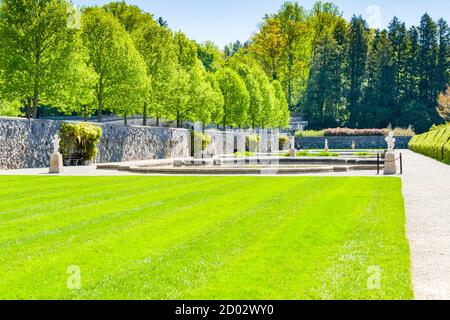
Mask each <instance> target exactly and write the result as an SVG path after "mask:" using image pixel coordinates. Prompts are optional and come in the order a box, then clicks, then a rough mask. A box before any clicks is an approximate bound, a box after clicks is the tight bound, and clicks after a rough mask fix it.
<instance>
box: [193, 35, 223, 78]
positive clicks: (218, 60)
mask: <svg viewBox="0 0 450 320" xmlns="http://www.w3.org/2000/svg"><path fill="white" fill-rule="evenodd" d="M197 56H198V58H199V59H200V61H201V62H202V63H203V66H204V67H205V69H206V70H207V71H208V72H216V71H217V70H218V69H219V68H220V67H221V66H222V65H223V62H224V58H223V54H222V53H221V52H220V50H219V48H217V46H216V45H215V44H214V43H213V42H212V41H206V42H205V43H202V44H198V45H197Z"/></svg>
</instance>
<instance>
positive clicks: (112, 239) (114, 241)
mask: <svg viewBox="0 0 450 320" xmlns="http://www.w3.org/2000/svg"><path fill="white" fill-rule="evenodd" d="M222 180H223V179H222ZM232 181H233V180H232ZM213 182H215V183H216V184H217V181H213ZM238 185H239V186H238ZM252 185H253V183H251V182H250V181H248V182H247V183H246V184H245V183H244V184H243V183H242V182H239V183H238V184H236V185H231V186H230V187H228V188H221V189H222V190H221V192H217V193H214V192H212V195H213V197H216V198H219V199H224V197H225V196H226V194H224V193H225V192H224V191H228V193H230V192H231V193H233V194H232V195H231V196H230V197H229V199H230V201H231V202H234V203H235V205H236V206H241V207H242V206H243V204H242V202H241V201H240V200H239V197H237V194H238V193H240V194H242V192H243V191H242V190H241V189H240V188H242V189H243V190H245V191H244V192H249V190H251V189H252ZM219 187H220V186H219ZM210 191H214V190H210ZM190 197H191V199H189V198H188V199H184V200H185V201H187V200H189V201H191V202H192V203H197V206H199V205H200V204H201V203H202V202H201V198H203V197H204V195H202V194H198V196H196V197H193V196H192V194H191V195H190ZM181 200H183V199H181ZM236 200H237V201H236ZM171 203H172V206H170V207H169V208H168V210H169V211H168V212H167V213H168V214H170V215H171V216H173V217H176V218H177V219H175V220H174V221H173V222H174V223H172V224H169V225H168V227H167V231H166V230H164V232H163V233H162V234H161V236H163V237H164V236H166V235H167V236H169V238H168V244H169V245H170V244H171V241H173V235H176V232H177V231H184V229H186V230H187V231H189V232H190V231H191V229H192V228H190V225H189V223H191V224H192V223H194V224H196V223H197V222H196V220H195V218H196V217H197V218H198V216H199V214H200V213H201V214H204V215H206V216H207V215H208V211H207V210H200V212H197V211H196V210H190V212H192V214H193V215H194V217H193V218H194V219H192V218H191V217H190V216H189V215H188V212H187V211H184V212H182V214H180V215H175V214H174V213H175V212H177V211H179V210H176V209H175V208H174V206H173V202H171ZM181 203H184V202H183V201H181ZM186 207H187V206H186V204H185V206H184V208H183V207H181V209H186ZM163 213H164V212H159V215H160V216H161V217H160V219H152V221H151V222H152V224H151V225H149V227H150V228H152V229H161V226H160V225H159V222H161V225H162V227H163V226H164V224H166V222H167V221H168V222H170V221H171V219H167V217H165V216H164V215H163ZM227 214H228V213H227ZM113 218H114V217H113ZM157 218H158V217H157ZM172 220H173V219H172ZM205 221H206V222H208V223H215V220H211V219H210V220H205ZM172 225H175V226H179V225H181V226H184V227H185V228H184V229H181V230H177V229H174V231H172V232H171V229H172V228H171V226H172ZM155 226H156V228H155ZM143 227H144V228H145V225H144V226H142V223H140V224H139V225H138V226H136V228H143ZM136 228H131V229H130V228H128V226H127V225H126V224H125V225H123V224H122V226H121V229H123V230H120V232H116V231H115V230H108V233H104V234H103V235H104V236H105V238H106V240H107V244H104V243H102V239H101V238H100V239H99V236H97V234H98V232H95V233H93V234H92V235H91V236H93V237H96V238H95V241H89V242H88V243H87V245H91V246H93V250H94V251H95V252H97V251H100V252H107V250H108V247H115V246H120V245H124V240H123V238H125V241H126V245H127V248H133V241H138V242H141V241H142V239H143V238H142V237H141V236H137V234H138V232H137V231H136ZM147 229H148V228H147ZM192 230H194V229H192ZM146 231H147V236H150V237H154V232H152V230H145V229H144V233H145V232H146ZM143 236H145V234H144V235H143ZM80 237H86V235H80ZM117 237H119V238H117ZM87 238H88V239H89V240H90V239H91V237H87ZM158 240H160V239H159V238H158ZM42 245H45V243H43V244H42ZM72 245H73V246H74V250H77V249H81V250H83V251H84V252H85V248H84V247H83V243H81V244H80V243H77V242H76V241H75V242H74V243H73V244H72ZM98 245H101V246H102V248H100V249H98ZM156 245H157V246H159V247H161V241H158V242H156ZM22 249H23V248H22ZM31 249H35V250H34V251H35V252H39V253H42V252H43V250H44V249H45V248H44V247H41V248H31ZM123 249H125V248H123ZM126 250H127V251H126V252H125V253H126V254H127V256H129V251H128V249H126ZM59 251H60V252H62V253H63V254H64V253H65V252H66V251H65V250H63V249H62V250H59ZM71 253H73V251H72V252H71ZM120 254H121V252H120V253H119V257H117V259H116V263H117V261H118V260H120V259H121V257H120ZM52 258H53V259H55V253H53V254H52ZM99 261H100V263H101V264H102V266H104V267H105V268H106V271H108V270H111V266H109V265H104V264H103V260H99ZM39 265H40V262H38V263H37V266H34V265H33V266H32V268H33V269H34V270H36V271H38V270H39V269H40V267H39ZM12 270H14V268H12ZM37 274H42V273H40V272H37ZM61 275H62V276H63V277H65V274H64V273H61ZM42 280H43V281H45V280H46V279H45V277H43V278H42ZM60 284H64V281H61V282H60Z"/></svg>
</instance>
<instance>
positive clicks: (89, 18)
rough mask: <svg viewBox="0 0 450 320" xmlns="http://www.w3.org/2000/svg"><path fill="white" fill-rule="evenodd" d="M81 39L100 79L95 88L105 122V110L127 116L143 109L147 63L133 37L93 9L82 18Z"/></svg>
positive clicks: (106, 14) (100, 116) (95, 8)
mask: <svg viewBox="0 0 450 320" xmlns="http://www.w3.org/2000/svg"><path fill="white" fill-rule="evenodd" d="M82 31H83V34H82V37H83V41H84V44H85V46H86V48H87V50H88V53H89V65H90V66H91V67H92V68H93V69H94V71H95V73H96V74H97V76H98V81H97V82H96V84H95V87H94V88H93V90H94V92H95V97H96V100H97V106H98V118H99V121H102V112H103V110H104V109H108V110H111V111H114V112H116V113H118V114H120V115H123V116H124V118H125V122H126V119H127V116H128V115H130V114H132V113H135V112H136V111H137V110H138V108H139V106H140V105H142V103H143V100H144V97H145V92H146V90H148V88H147V85H148V82H149V81H148V78H147V75H146V68H145V63H144V61H143V59H142V57H141V56H140V54H139V52H138V51H137V50H136V48H135V47H134V45H133V41H132V39H131V37H130V35H129V34H128V33H127V32H126V31H125V29H124V27H123V26H121V25H120V23H119V21H118V20H117V19H116V18H115V17H114V16H113V15H112V14H110V13H108V12H106V11H104V10H102V9H100V8H97V7H94V8H89V9H88V10H86V11H85V12H84V13H83V16H82Z"/></svg>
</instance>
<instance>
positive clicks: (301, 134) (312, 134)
mask: <svg viewBox="0 0 450 320" xmlns="http://www.w3.org/2000/svg"><path fill="white" fill-rule="evenodd" d="M324 135H325V132H324V131H323V130H305V131H297V132H296V133H295V136H296V137H298V138H301V137H323V136H324Z"/></svg>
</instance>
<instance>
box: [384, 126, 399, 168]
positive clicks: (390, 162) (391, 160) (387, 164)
mask: <svg viewBox="0 0 450 320" xmlns="http://www.w3.org/2000/svg"><path fill="white" fill-rule="evenodd" d="M385 140H386V143H387V145H388V149H387V152H386V156H385V159H384V174H385V175H391V174H397V164H396V161H397V160H396V158H395V152H394V149H395V142H396V139H395V138H394V133H393V132H389V135H388V136H387V137H386V139H385Z"/></svg>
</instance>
